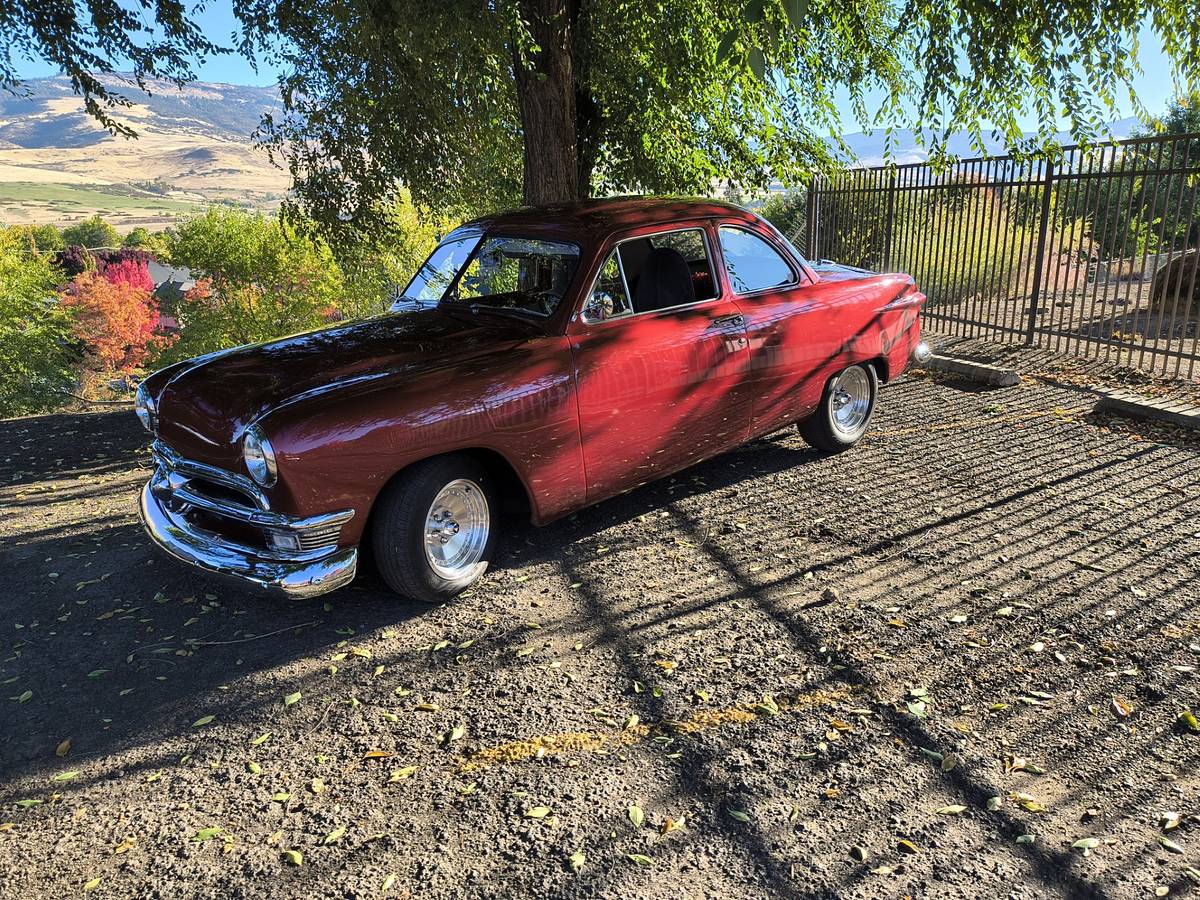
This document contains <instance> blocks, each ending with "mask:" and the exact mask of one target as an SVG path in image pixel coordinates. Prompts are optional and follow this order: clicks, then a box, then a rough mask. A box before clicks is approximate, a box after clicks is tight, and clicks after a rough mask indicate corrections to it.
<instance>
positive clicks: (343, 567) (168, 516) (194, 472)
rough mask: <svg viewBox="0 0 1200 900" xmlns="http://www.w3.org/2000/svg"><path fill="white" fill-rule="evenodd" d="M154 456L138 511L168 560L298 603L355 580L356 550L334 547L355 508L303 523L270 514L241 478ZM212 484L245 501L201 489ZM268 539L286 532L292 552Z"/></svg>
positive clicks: (162, 450)
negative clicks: (257, 541)
mask: <svg viewBox="0 0 1200 900" xmlns="http://www.w3.org/2000/svg"><path fill="white" fill-rule="evenodd" d="M154 457H155V462H156V464H157V465H156V468H155V471H154V475H153V477H152V478H151V479H150V481H149V482H148V483H147V484H146V486H145V487H144V488H142V493H141V498H140V502H139V509H140V512H141V516H142V524H143V525H145V527H146V532H147V533H148V534H149V535H150V538H151V539H152V540H153V541H154V543H155V544H157V545H158V546H159V548H160V549H162V550H163V551H165V552H166V553H167V554H168V555H170V556H172V557H174V558H175V559H178V560H180V561H182V562H185V563H189V564H191V565H193V566H196V567H197V568H200V569H204V570H205V571H208V572H213V573H215V574H218V575H226V576H230V577H232V578H237V579H240V580H241V581H243V582H248V583H250V584H254V585H257V586H259V587H260V588H263V589H264V590H267V591H269V592H271V593H275V594H279V595H282V596H285V597H292V598H298V599H301V598H306V597H315V596H317V595H319V594H324V593H328V592H329V591H333V590H336V589H337V588H339V587H342V586H343V585H346V584H348V583H349V582H350V581H352V580H353V579H354V574H355V571H356V570H357V567H358V549H357V548H355V547H350V548H345V549H344V548H339V547H338V546H337V543H336V541H337V534H338V532H340V530H341V526H342V525H343V524H344V523H345V522H347V521H349V520H350V519H351V518H352V517H353V516H354V511H353V510H343V511H340V512H333V513H327V514H324V515H320V516H311V517H307V518H297V517H294V516H288V515H285V514H283V513H278V512H272V511H271V510H270V509H267V508H265V507H266V506H267V502H266V498H265V497H264V496H263V495H262V494H261V492H260V491H258V490H257V488H256V487H254V486H252V485H250V486H248V485H245V484H242V483H241V482H242V479H243V476H239V475H236V474H235V473H231V472H224V471H222V470H220V469H214V468H212V467H209V466H206V465H204V464H202V463H194V462H191V461H189V460H183V459H180V458H179V457H178V456H177V455H175V454H174V453H173V452H172V451H171V450H170V448H168V447H166V446H165V445H162V444H160V443H158V442H156V443H155V445H154ZM245 481H247V482H248V481H249V479H245ZM213 484H216V485H217V486H219V487H222V488H227V489H228V490H229V491H230V492H237V493H240V494H241V495H243V496H246V497H247V499H248V500H249V503H248V504H246V505H243V504H241V503H239V502H237V501H236V500H234V499H231V496H230V494H224V495H216V496H214V495H213V492H211V491H206V490H205V487H206V486H211V485H213ZM196 514H200V515H203V516H207V517H208V519H209V521H210V522H215V523H224V522H228V523H229V524H231V525H232V526H233V527H235V528H240V529H242V530H243V531H244V532H245V533H248V534H253V533H259V534H262V535H263V545H262V546H253V545H251V544H249V543H245V542H243V541H241V540H238V539H235V538H233V537H231V536H229V535H226V534H221V533H220V532H219V531H217V530H214V529H213V528H210V527H204V525H202V524H198V523H197V522H196V521H195V519H196ZM218 527H219V526H218ZM269 535H276V536H278V535H289V536H291V538H294V540H293V543H295V544H296V545H297V549H293V550H285V549H279V548H276V547H273V546H271V543H270V538H269ZM314 538H315V541H314V540H313V539H314Z"/></svg>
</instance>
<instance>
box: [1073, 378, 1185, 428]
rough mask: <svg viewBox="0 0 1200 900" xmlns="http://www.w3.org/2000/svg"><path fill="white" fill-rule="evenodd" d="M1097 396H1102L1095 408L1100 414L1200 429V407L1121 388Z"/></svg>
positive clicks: (1103, 391)
mask: <svg viewBox="0 0 1200 900" xmlns="http://www.w3.org/2000/svg"><path fill="white" fill-rule="evenodd" d="M1096 393H1097V394H1099V395H1100V399H1099V400H1097V401H1096V408H1095V411H1096V412H1098V413H1112V414H1113V415H1118V416H1127V417H1128V418H1131V419H1154V420H1156V421H1159V422H1169V423H1170V424H1172V425H1182V426H1183V427H1184V428H1196V429H1200V406H1193V405H1192V404H1190V403H1184V402H1183V401H1182V400H1171V399H1169V398H1164V397H1143V396H1141V395H1140V394H1135V393H1133V391H1126V390H1121V389H1112V388H1105V389H1102V390H1099V391H1097V392H1096Z"/></svg>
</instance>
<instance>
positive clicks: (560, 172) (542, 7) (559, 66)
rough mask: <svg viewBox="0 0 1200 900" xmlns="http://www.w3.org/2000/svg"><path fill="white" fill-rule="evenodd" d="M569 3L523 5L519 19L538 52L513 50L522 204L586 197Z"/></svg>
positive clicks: (541, 0) (530, 0)
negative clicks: (521, 139) (522, 160)
mask: <svg viewBox="0 0 1200 900" xmlns="http://www.w3.org/2000/svg"><path fill="white" fill-rule="evenodd" d="M568 2H569V0H524V2H523V3H522V4H521V8H522V11H523V12H524V14H525V19H526V21H527V22H528V23H529V28H530V32H531V33H532V35H533V40H534V43H535V44H537V46H538V48H539V49H538V50H537V51H535V52H532V53H530V54H529V55H528V56H526V58H525V59H522V58H521V54H520V52H519V50H517V49H516V48H515V47H514V50H513V69H514V72H515V75H516V82H517V99H518V102H519V103H520V106H521V126H522V130H523V132H524V141H525V180H524V188H525V191H524V193H525V203H527V204H530V205H533V204H540V203H565V202H569V201H572V200H579V199H582V198H584V197H586V196H587V190H588V184H587V183H586V182H583V183H581V181H580V159H579V144H578V137H577V134H576V126H577V122H576V108H575V74H574V67H573V65H572V60H571V40H572V29H571V25H572V17H571V16H570V15H569V14H568V10H567V6H568Z"/></svg>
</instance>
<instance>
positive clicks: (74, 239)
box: [62, 215, 121, 250]
mask: <svg viewBox="0 0 1200 900" xmlns="http://www.w3.org/2000/svg"><path fill="white" fill-rule="evenodd" d="M62 239H63V243H64V244H66V246H68V247H86V248H87V249H89V250H95V249H96V248H98V247H120V246H121V235H119V234H118V233H117V229H115V228H113V227H112V225H110V224H109V223H108V222H106V221H104V219H102V218H101V217H100V216H98V215H95V216H92V217H91V218H88V219H84V220H83V221H82V222H79V223H77V224H75V225H68V226H67V227H66V228H64V229H63V230H62Z"/></svg>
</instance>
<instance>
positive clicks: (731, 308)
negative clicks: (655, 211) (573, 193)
mask: <svg viewBox="0 0 1200 900" xmlns="http://www.w3.org/2000/svg"><path fill="white" fill-rule="evenodd" d="M685 232H686V233H685ZM711 242H712V233H711V232H710V230H709V229H708V228H707V227H706V226H705V224H704V223H703V222H700V223H695V224H692V225H690V226H686V227H685V226H682V225H677V226H674V227H672V228H669V229H666V228H659V229H643V230H640V231H638V232H635V233H631V234H625V235H623V236H622V237H620V238H619V239H618V240H615V241H613V242H611V243H610V244H609V246H608V248H607V249H606V250H605V251H604V252H603V253H602V254H601V256H600V259H601V263H600V265H599V267H598V268H597V270H596V272H595V274H594V276H593V280H592V282H591V286H590V287H589V288H588V289H587V290H585V292H584V294H583V305H582V309H581V310H579V311H578V312H577V315H576V316H575V318H574V320H573V321H572V322H571V324H570V326H569V328H568V337H569V339H570V345H571V351H572V355H573V358H574V367H575V383H576V392H577V396H578V406H579V427H580V439H581V444H582V448H583V460H584V469H585V472H586V481H587V496H588V500H589V501H593V502H594V501H595V500H598V499H601V498H603V497H607V496H611V495H612V494H616V493H619V492H621V491H623V490H628V489H629V488H632V487H635V486H637V485H639V484H642V483H645V482H647V481H650V480H652V479H654V478H657V477H659V476H661V475H663V474H665V473H668V472H671V471H675V470H677V469H680V468H683V467H684V466H687V465H691V464H692V463H695V462H698V461H700V460H702V459H704V458H706V457H708V456H712V455H713V454H715V453H719V452H721V451H722V450H725V449H727V448H729V447H731V446H735V445H737V444H739V443H741V442H743V441H744V440H745V439H746V435H747V432H748V430H749V427H750V398H749V395H748V392H747V384H746V379H747V376H748V370H749V353H748V346H747V342H746V336H745V329H744V327H743V324H742V317H741V313H740V311H739V310H738V308H737V305H736V304H735V303H733V301H732V300H730V299H729V298H728V297H725V296H722V293H723V292H722V290H721V286H720V279H719V278H717V277H716V274H717V273H716V269H715V266H716V261H715V258H714V255H713V254H712V252H711ZM688 257H691V258H688ZM680 258H682V260H683V263H684V264H686V265H687V266H688V271H686V274H685V270H683V269H680V268H679V265H680ZM654 260H658V262H654ZM664 261H665V262H664ZM688 278H690V279H691V282H692V288H691V291H690V292H689V291H688V289H687V288H686V286H685V285H684V283H683V282H684V280H686V279H688ZM675 301H678V302H675Z"/></svg>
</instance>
